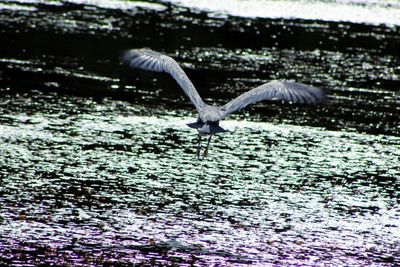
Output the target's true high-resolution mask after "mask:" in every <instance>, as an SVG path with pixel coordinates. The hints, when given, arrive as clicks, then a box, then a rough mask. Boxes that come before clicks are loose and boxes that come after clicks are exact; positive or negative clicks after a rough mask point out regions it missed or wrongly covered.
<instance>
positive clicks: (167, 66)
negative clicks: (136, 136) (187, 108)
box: [121, 48, 204, 111]
mask: <svg viewBox="0 0 400 267" xmlns="http://www.w3.org/2000/svg"><path fill="white" fill-rule="evenodd" d="M121 61H122V62H123V63H124V64H127V65H128V66H130V67H132V68H138V69H143V70H148V71H155V72H166V73H168V74H170V75H171V76H172V77H173V78H174V79H175V80H176V82H177V83H178V84H179V86H180V87H181V88H182V90H183V91H184V92H185V94H186V95H187V96H188V97H189V99H190V101H192V103H193V104H194V106H195V107H196V109H197V111H199V110H200V109H201V107H203V106H204V102H203V100H202V99H201V97H200V95H199V94H198V92H197V91H196V88H195V87H194V85H193V83H192V82H191V81H190V79H189V78H188V77H187V75H186V73H185V72H184V71H183V69H182V68H181V67H180V66H179V65H178V63H177V62H176V61H175V60H174V59H173V58H171V57H169V56H166V55H163V54H161V53H158V52H156V51H153V50H150V49H146V48H142V49H130V50H126V51H124V52H123V53H122V55H121Z"/></svg>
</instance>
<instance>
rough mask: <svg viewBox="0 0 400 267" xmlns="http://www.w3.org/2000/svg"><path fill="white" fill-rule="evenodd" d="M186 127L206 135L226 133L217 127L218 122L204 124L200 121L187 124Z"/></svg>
mask: <svg viewBox="0 0 400 267" xmlns="http://www.w3.org/2000/svg"><path fill="white" fill-rule="evenodd" d="M186 125H187V126H189V127H190V128H192V129H196V130H198V131H199V132H202V133H207V134H216V133H223V132H226V131H227V130H225V129H224V128H222V127H221V126H219V123H218V122H207V123H204V122H202V121H201V120H198V121H196V122H193V123H188V124H186Z"/></svg>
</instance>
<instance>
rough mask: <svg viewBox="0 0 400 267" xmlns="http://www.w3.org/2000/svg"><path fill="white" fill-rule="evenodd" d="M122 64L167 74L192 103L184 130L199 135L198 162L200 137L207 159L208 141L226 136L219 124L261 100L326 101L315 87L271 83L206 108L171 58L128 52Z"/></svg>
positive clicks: (146, 51) (147, 51) (148, 51)
mask: <svg viewBox="0 0 400 267" xmlns="http://www.w3.org/2000/svg"><path fill="white" fill-rule="evenodd" d="M120 60H121V62H122V63H123V64H126V65H127V66H129V67H132V68H137V69H142V70H147V71H154V72H165V73H168V74H170V75H171V76H172V77H173V78H174V79H175V81H176V82H177V83H178V84H179V86H180V87H181V88H182V90H183V92H184V93H185V94H186V96H187V97H188V98H189V99H190V101H191V102H192V103H193V105H194V107H195V108H196V111H197V113H198V118H197V121H196V122H193V123H188V124H187V126H189V127H190V128H193V129H196V130H197V132H198V144H197V150H196V156H197V158H198V159H200V149H201V142H202V137H203V136H208V140H207V146H206V148H205V150H204V153H203V156H202V158H203V159H204V158H205V157H207V156H208V150H209V147H210V142H211V138H212V137H213V135H215V134H218V133H223V132H226V130H225V129H223V128H222V127H221V126H219V122H220V121H221V120H222V119H224V118H226V117H227V116H228V115H229V114H231V113H233V112H236V111H239V110H241V109H243V108H245V107H246V106H248V105H250V104H254V103H257V102H260V101H264V100H270V101H275V100H279V101H287V102H291V103H299V104H314V105H316V104H320V103H322V102H323V101H324V100H325V99H326V94H325V92H324V91H323V90H322V89H320V88H317V87H313V86H310V85H306V84H303V83H297V82H288V81H277V80H273V81H270V82H267V83H264V84H262V85H260V86H258V87H256V88H254V89H251V90H250V91H247V92H245V93H243V94H242V95H240V96H238V97H236V98H235V99H233V100H231V101H230V102H228V103H226V104H225V105H223V106H213V105H208V104H206V103H205V102H204V101H203V100H202V98H201V97H200V95H199V93H198V92H197V90H196V88H195V87H194V85H193V83H192V82H191V81H190V79H189V78H188V76H187V75H186V73H185V72H184V71H183V69H182V68H181V67H180V66H179V64H178V63H177V62H176V61H175V60H174V59H173V58H172V57H170V56H168V55H165V54H162V53H159V52H157V51H154V50H151V49H149V48H140V49H129V50H125V51H123V52H122V53H121V58H120Z"/></svg>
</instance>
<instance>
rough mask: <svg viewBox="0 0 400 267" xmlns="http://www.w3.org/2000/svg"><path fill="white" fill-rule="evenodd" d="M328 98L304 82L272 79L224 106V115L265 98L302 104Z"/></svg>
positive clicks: (320, 101)
mask: <svg viewBox="0 0 400 267" xmlns="http://www.w3.org/2000/svg"><path fill="white" fill-rule="evenodd" d="M325 99H326V95H325V93H324V91H322V90H321V89H319V88H317V87H313V86H309V85H306V84H302V83H294V82H279V81H271V82H268V83H265V84H263V85H261V86H259V87H256V88H254V89H252V90H250V91H248V92H246V93H244V94H242V95H240V96H238V97H237V98H235V99H233V100H232V101H230V102H228V103H227V104H225V105H224V106H223V107H222V110H224V117H226V116H227V115H228V114H230V113H232V112H235V111H238V110H241V109H243V108H245V107H246V106H248V105H250V104H254V103H256V102H260V101H263V100H284V101H289V102H293V103H300V104H319V103H322V102H323V101H324V100H325Z"/></svg>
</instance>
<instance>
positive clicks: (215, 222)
mask: <svg viewBox="0 0 400 267" xmlns="http://www.w3.org/2000/svg"><path fill="white" fill-rule="evenodd" d="M99 109H101V107H100V108H99ZM10 118H11V120H12V121H13V123H11V125H2V126H1V131H0V132H1V135H0V138H1V145H0V150H1V154H2V155H3V157H2V161H3V162H2V165H3V166H5V167H6V168H7V169H4V170H3V171H2V176H3V182H2V185H3V186H2V197H1V198H2V199H1V202H2V203H4V205H3V206H2V208H1V216H2V217H1V220H2V222H3V224H2V227H1V228H0V231H1V232H0V236H2V237H4V238H3V239H2V241H1V242H2V244H3V245H2V246H3V247H4V248H5V249H6V250H5V251H7V247H9V246H10V244H11V243H10V242H12V243H14V244H20V245H21V246H26V247H28V248H29V249H30V250H32V252H33V251H35V253H38V254H40V252H41V251H43V250H44V251H47V250H50V252H49V251H47V252H46V253H50V254H51V251H52V252H53V254H54V257H55V255H58V256H59V255H60V253H61V254H62V252H60V251H63V250H69V249H68V247H71V251H72V252H73V254H71V255H64V258H65V260H67V261H69V262H74V261H75V262H76V264H79V262H80V261H79V260H78V259H74V257H76V256H74V255H79V254H80V253H87V256H88V257H89V258H90V259H91V260H92V261H95V260H96V259H98V258H99V257H107V256H110V255H112V253H115V254H116V255H118V259H119V260H121V261H122V262H124V261H126V262H140V261H143V260H145V259H146V258H147V257H148V255H147V256H146V253H153V256H154V257H155V258H158V259H159V260H160V262H163V261H165V262H170V261H171V258H172V257H178V258H179V257H180V258H181V260H184V261H190V260H193V261H194V262H197V263H199V264H201V263H203V264H205V263H207V264H211V263H212V262H220V263H221V262H227V261H228V262H229V261H231V262H233V263H236V264H240V263H242V264H248V263H253V264H255V263H260V264H261V263H266V262H269V261H270V260H277V255H278V257H279V259H281V262H285V263H286V264H296V263H303V264H308V265H313V264H315V263H318V264H322V263H323V262H325V263H332V262H333V263H337V264H344V263H346V264H348V263H353V264H360V263H368V261H369V260H368V259H369V257H370V256H371V255H372V256H373V255H375V256H376V257H378V258H382V259H381V260H382V261H385V260H391V257H393V255H394V253H396V252H397V248H398V247H397V246H398V240H399V238H400V232H399V231H397V230H396V229H399V227H400V224H399V216H400V210H399V208H398V205H397V204H396V203H397V201H398V199H397V197H394V195H397V193H396V188H398V187H399V180H398V178H396V177H400V169H399V167H398V157H399V156H400V150H399V148H398V147H397V146H395V144H398V143H399V142H400V139H399V138H398V137H389V136H374V135H366V134H358V133H348V132H336V131H327V130H325V129H323V128H314V127H304V126H293V125H280V124H278V125H277V124H271V123H256V122H249V121H232V120H228V121H224V122H223V125H224V126H226V127H227V128H228V129H230V130H231V131H232V132H230V133H228V134H225V135H221V136H219V137H217V138H215V140H214V142H213V143H212V147H211V155H210V157H209V158H208V159H207V160H204V161H197V160H195V156H194V152H195V147H196V146H195V132H193V131H192V130H191V129H189V128H187V127H186V126H185V123H186V122H187V121H191V120H192V119H191V118H188V117H181V118H177V117H176V116H175V117H169V116H162V115H161V114H160V115H159V116H157V117H146V116H136V115H134V114H132V115H131V116H121V115H118V114H116V113H113V112H110V113H109V114H108V115H107V116H99V115H93V114H92V115H90V114H82V115H74V116H70V117H69V118H68V119H67V121H64V122H63V123H62V124H60V120H59V118H57V116H45V115H36V116H30V117H29V120H30V121H31V124H26V123H25V122H26V117H25V116H10ZM57 249H59V251H57ZM85 251H86V252H85ZM146 251H147V252H146ZM5 253H6V255H7V252H5ZM10 253H11V252H10ZM3 255H4V254H3ZM10 255H11V254H10ZM190 255H194V256H193V257H194V258H193V259H191V258H190V257H192V256H190ZM153 256H152V257H153ZM150 258H151V257H150ZM333 258H334V259H333ZM36 260H39V259H36ZM33 262H34V261H33ZM278 262H279V260H278ZM59 263H62V262H59Z"/></svg>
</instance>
